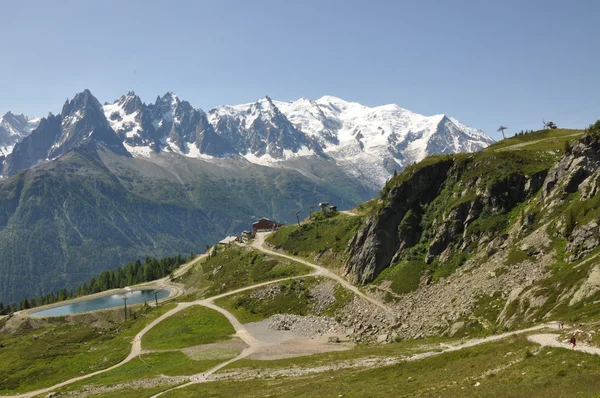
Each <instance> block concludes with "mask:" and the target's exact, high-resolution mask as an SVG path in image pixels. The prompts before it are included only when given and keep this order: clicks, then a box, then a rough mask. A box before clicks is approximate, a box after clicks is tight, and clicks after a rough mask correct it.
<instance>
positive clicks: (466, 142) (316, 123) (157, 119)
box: [2, 90, 494, 189]
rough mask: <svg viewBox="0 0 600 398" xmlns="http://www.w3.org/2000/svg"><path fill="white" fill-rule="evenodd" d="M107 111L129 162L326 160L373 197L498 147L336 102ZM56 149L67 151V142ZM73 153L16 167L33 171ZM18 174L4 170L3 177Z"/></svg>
mask: <svg viewBox="0 0 600 398" xmlns="http://www.w3.org/2000/svg"><path fill="white" fill-rule="evenodd" d="M82 95H84V96H91V97H92V98H93V99H94V100H93V101H91V100H90V101H91V103H93V104H94V106H97V104H99V102H97V100H96V99H95V98H94V97H93V95H91V93H90V92H89V90H85V91H84V92H83V93H80V94H78V95H77V96H76V98H77V97H78V96H82ZM73 101H75V99H74V100H73ZM67 103H68V101H67ZM82 104H83V105H85V104H86V102H85V101H83V103H82ZM102 109H103V111H104V117H105V119H106V121H107V122H108V126H110V128H111V129H112V130H113V131H114V133H115V135H116V136H117V137H118V138H119V140H120V141H121V143H120V144H119V143H118V142H116V141H117V140H115V139H114V137H113V136H112V135H111V134H109V133H108V132H105V133H104V134H103V137H104V138H105V139H106V140H108V141H111V143H112V145H114V146H115V148H116V150H117V151H121V153H123V154H124V151H123V149H125V151H126V152H127V153H129V154H131V156H134V157H145V158H150V157H152V156H153V155H155V154H159V153H162V152H172V153H177V154H180V155H183V156H187V157H194V158H203V159H209V160H210V159H216V158H224V157H232V156H235V155H240V156H242V157H244V158H245V159H246V160H247V161H249V162H251V163H256V164H260V165H264V166H270V167H285V162H287V161H289V160H291V159H294V158H298V157H303V158H307V157H321V158H324V159H331V160H334V161H335V162H336V163H338V165H339V166H340V167H341V168H342V169H343V170H344V171H345V173H346V174H347V175H348V176H350V177H351V178H354V179H360V180H361V181H363V182H364V183H365V184H367V185H369V186H370V188H371V189H378V188H379V187H380V186H382V185H383V184H384V183H385V181H386V180H387V179H388V178H389V176H390V175H391V174H392V172H393V171H394V170H400V169H403V168H404V167H406V166H407V165H410V164H412V163H414V162H417V161H419V160H421V159H422V158H424V157H425V156H428V155H432V154H445V153H456V152H472V151H477V150H481V149H483V148H484V147H485V146H487V145H489V144H491V143H492V142H494V141H493V139H492V138H490V137H489V136H487V135H486V134H485V133H484V132H483V131H481V130H477V129H473V128H471V127H468V126H466V125H464V124H462V123H460V122H459V121H458V120H456V119H454V118H452V117H448V116H446V115H434V116H423V115H419V114H417V113H414V112H412V111H409V110H407V109H404V108H402V107H400V106H398V105H396V104H388V105H382V106H377V107H367V106H364V105H361V104H359V103H356V102H348V101H344V100H342V99H340V98H337V97H334V96H323V97H321V98H319V99H317V100H311V99H308V98H300V99H298V100H296V101H289V102H282V101H276V100H272V99H271V98H270V97H269V96H265V97H263V98H260V99H258V100H257V101H255V102H251V103H246V104H240V105H223V106H218V107H216V108H214V109H211V110H209V111H208V112H205V111H203V110H202V109H197V108H194V107H193V106H192V105H191V104H190V103H189V102H187V101H183V100H180V99H179V97H177V96H176V95H175V94H174V93H172V92H168V93H166V94H165V95H163V96H162V97H161V96H158V97H157V98H156V100H155V102H154V103H150V104H146V103H144V102H143V101H142V100H141V98H140V97H139V96H138V95H137V94H135V92H134V91H130V92H128V93H127V94H125V95H122V96H120V97H119V98H118V99H117V100H115V101H114V102H113V103H112V104H111V103H105V104H104V105H102ZM65 112H66V109H64V108H63V112H61V115H62V117H63V118H64V117H70V118H73V117H74V116H73V115H67V114H66V113H65ZM96 119H97V120H96V121H97V122H98V123H99V124H100V125H101V128H100V129H101V130H108V127H107V125H106V124H105V123H104V121H103V120H101V119H102V117H100V116H99V115H98V116H96ZM65 134H68V132H63V135H65ZM63 141H65V142H67V141H69V140H68V139H66V138H63ZM16 145H18V143H17V144H16ZM55 145H57V147H58V148H60V147H62V143H61V142H57V143H55ZM121 145H122V148H121ZM68 147H69V146H67V147H66V148H62V149H59V150H53V151H52V153H48V154H47V156H45V157H43V158H39V159H29V160H28V161H25V162H23V161H21V162H16V163H21V164H23V165H25V164H26V165H29V166H28V167H31V166H33V165H35V164H39V162H41V161H44V160H47V159H52V158H54V157H55V156H57V154H59V153H61V152H63V151H64V150H67V149H68ZM5 156H7V160H9V159H10V157H11V156H10V154H8V155H5ZM11 162H13V163H14V161H9V162H8V163H11ZM5 163H6V161H5ZM16 171H18V170H17V169H15V168H14V167H6V165H5V167H4V168H3V171H2V174H4V175H7V174H10V173H14V172H16Z"/></svg>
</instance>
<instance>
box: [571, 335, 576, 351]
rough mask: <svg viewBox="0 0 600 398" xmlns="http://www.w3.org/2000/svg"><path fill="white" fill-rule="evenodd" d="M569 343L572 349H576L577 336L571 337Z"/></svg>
mask: <svg viewBox="0 0 600 398" xmlns="http://www.w3.org/2000/svg"><path fill="white" fill-rule="evenodd" d="M569 343H571V348H573V349H574V348H575V346H576V345H577V341H576V340H575V336H573V337H571V340H569Z"/></svg>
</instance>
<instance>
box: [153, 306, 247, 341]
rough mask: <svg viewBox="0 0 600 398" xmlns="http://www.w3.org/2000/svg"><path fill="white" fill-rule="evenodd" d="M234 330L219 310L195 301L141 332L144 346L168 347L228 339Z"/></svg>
mask: <svg viewBox="0 0 600 398" xmlns="http://www.w3.org/2000/svg"><path fill="white" fill-rule="evenodd" d="M234 333H235V330H234V329H233V326H231V323H229V320H227V318H225V316H224V315H222V314H220V313H219V312H217V311H215V310H213V309H211V308H206V307H203V306H201V305H194V306H192V307H190V308H186V309H185V310H182V311H179V312H178V313H176V314H174V315H173V316H170V317H169V318H167V319H165V320H164V321H162V322H160V323H158V324H157V325H156V326H155V327H153V328H152V329H151V330H150V331H148V333H146V334H145V335H144V338H143V340H142V347H143V348H144V349H155V350H170V349H175V348H185V347H192V346H196V345H201V344H210V343H216V342H217V341H221V340H229V339H230V338H231V335H232V334H234Z"/></svg>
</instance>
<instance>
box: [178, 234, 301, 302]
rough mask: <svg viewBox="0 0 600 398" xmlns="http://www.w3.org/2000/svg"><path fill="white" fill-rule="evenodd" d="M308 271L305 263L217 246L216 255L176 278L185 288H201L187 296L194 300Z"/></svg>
mask: <svg viewBox="0 0 600 398" xmlns="http://www.w3.org/2000/svg"><path fill="white" fill-rule="evenodd" d="M311 272H312V268H310V267H308V266H306V265H304V264H300V263H297V262H295V261H291V260H288V259H284V258H281V257H276V256H271V255H268V254H264V253H262V252H260V251H257V250H252V249H249V248H245V247H239V246H236V245H232V246H229V247H219V248H218V249H217V253H216V254H215V255H213V256H211V257H210V258H207V259H206V260H205V261H203V262H202V263H200V264H198V265H197V266H195V267H194V268H192V269H190V270H189V271H188V272H187V273H186V274H185V275H183V276H182V277H181V278H180V279H178V281H179V282H182V283H183V284H184V285H185V286H186V288H188V289H199V290H200V292H199V294H197V295H194V296H191V297H189V298H192V299H193V298H197V297H198V296H200V297H211V296H215V295H217V294H220V293H225V292H228V291H231V290H235V289H239V288H242V287H245V286H250V285H254V284H256V283H260V282H266V281H269V280H275V279H283V278H287V277H291V276H298V275H305V274H309V273H311Z"/></svg>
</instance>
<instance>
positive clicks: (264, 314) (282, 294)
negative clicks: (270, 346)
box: [216, 277, 354, 323]
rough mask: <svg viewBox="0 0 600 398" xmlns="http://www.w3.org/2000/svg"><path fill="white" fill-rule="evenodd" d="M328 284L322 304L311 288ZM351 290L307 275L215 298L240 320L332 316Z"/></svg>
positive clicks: (341, 307) (346, 302) (349, 299)
mask: <svg viewBox="0 0 600 398" xmlns="http://www.w3.org/2000/svg"><path fill="white" fill-rule="evenodd" d="M323 284H331V285H332V286H331V288H330V289H331V290H332V292H331V294H332V297H331V298H330V299H329V298H328V300H327V302H326V303H325V305H323V304H322V303H321V302H319V299H318V298H316V297H315V291H314V289H315V288H317V287H318V286H319V285H321V286H322V285H323ZM353 297H354V294H353V293H351V292H349V291H348V290H346V289H344V288H343V287H341V286H340V285H338V284H334V283H333V282H329V281H328V280H326V279H323V278H315V277H307V278H302V279H294V280H291V281H285V282H281V283H278V284H275V285H270V286H269V287H266V288H257V289H254V290H251V291H248V292H243V293H238V294H236V295H233V296H228V297H224V298H221V299H218V300H217V301H216V304H217V305H219V306H220V307H222V308H225V309H227V310H228V311H230V312H231V313H232V314H234V315H235V317H236V318H237V319H238V320H239V321H240V322H242V323H246V322H256V321H262V320H263V319H267V318H269V317H270V316H272V315H275V314H295V315H327V316H333V315H335V314H336V312H337V311H338V310H341V309H343V308H344V307H345V306H346V305H347V304H348V303H349V302H350V301H351V300H352V298H353Z"/></svg>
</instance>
